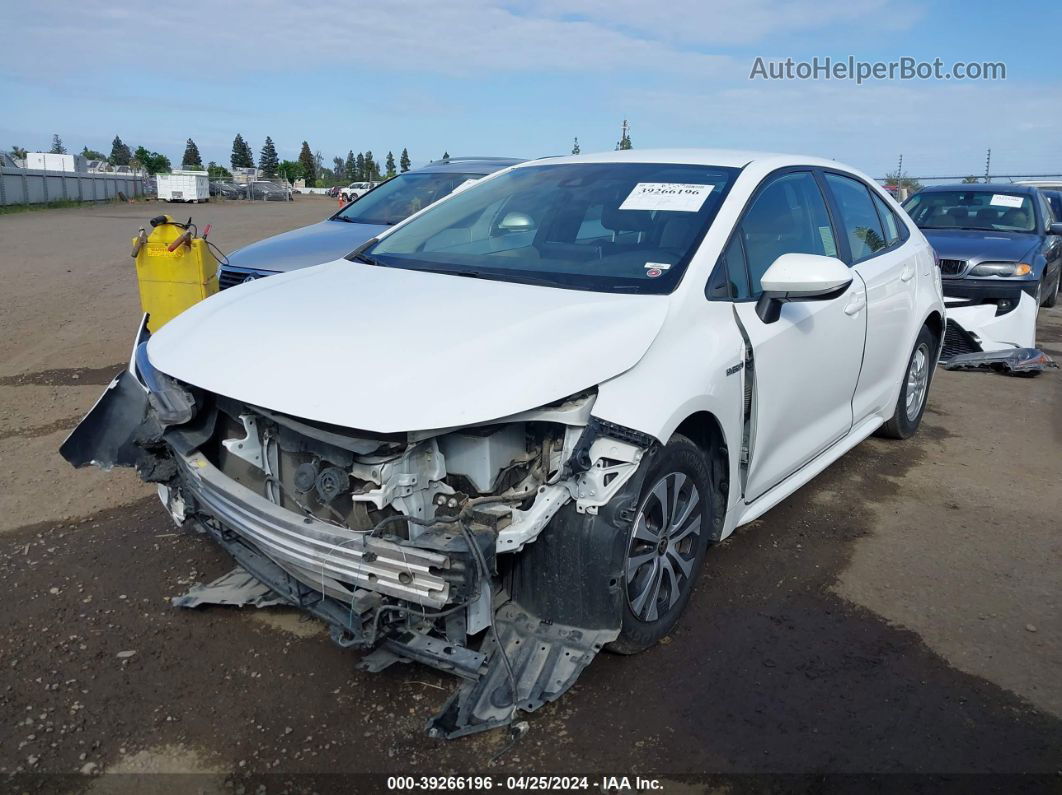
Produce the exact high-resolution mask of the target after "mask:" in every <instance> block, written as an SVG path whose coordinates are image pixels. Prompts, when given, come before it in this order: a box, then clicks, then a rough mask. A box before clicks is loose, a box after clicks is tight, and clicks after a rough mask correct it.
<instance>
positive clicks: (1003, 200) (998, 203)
mask: <svg viewBox="0 0 1062 795" xmlns="http://www.w3.org/2000/svg"><path fill="white" fill-rule="evenodd" d="M1023 201H1024V199H1023V198H1022V197H1021V196H1007V195H1006V194H1005V193H993V194H992V202H991V203H992V205H993V206H995V207H1021V204H1022V202H1023Z"/></svg>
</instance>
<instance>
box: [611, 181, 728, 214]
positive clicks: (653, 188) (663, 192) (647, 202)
mask: <svg viewBox="0 0 1062 795" xmlns="http://www.w3.org/2000/svg"><path fill="white" fill-rule="evenodd" d="M713 188H715V185H695V184H686V183H682V182H639V183H638V184H637V185H635V186H634V190H632V191H631V192H630V194H628V196H627V198H626V199H624V200H623V204H621V205H620V206H619V209H621V210H672V211H677V212H682V213H695V212H697V211H698V210H700V209H701V205H702V204H704V200H705V199H707V198H708V194H709V193H711V192H712V189H713Z"/></svg>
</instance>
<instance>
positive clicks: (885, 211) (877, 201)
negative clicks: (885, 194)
mask: <svg viewBox="0 0 1062 795" xmlns="http://www.w3.org/2000/svg"><path fill="white" fill-rule="evenodd" d="M870 196H871V198H873V199H874V206H875V207H876V208H877V209H878V216H879V217H880V218H881V220H882V223H883V224H884V227H885V245H886V246H890V247H891V246H895V245H896V244H897V243H899V242H900V240H901V236H900V229H901V226H900V224H901V222H900V219H899V218H897V217H896V213H894V212H893V211H892V210H891V209H889V205H887V204H886V203H885V202H884V201H882V199H881V197H880V196H878V195H877V194H875V193H874V192H871V194H870Z"/></svg>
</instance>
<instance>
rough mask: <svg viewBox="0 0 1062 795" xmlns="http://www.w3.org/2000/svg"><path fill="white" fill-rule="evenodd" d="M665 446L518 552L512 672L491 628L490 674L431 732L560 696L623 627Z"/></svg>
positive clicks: (446, 710)
mask: <svg viewBox="0 0 1062 795" xmlns="http://www.w3.org/2000/svg"><path fill="white" fill-rule="evenodd" d="M657 449H658V448H657V447H656V446H653V447H652V448H650V450H649V451H648V452H647V453H646V455H645V457H644V458H643V460H642V465H641V466H640V467H639V468H638V471H637V472H636V473H635V474H634V476H633V477H632V478H631V479H630V481H629V482H628V483H626V484H625V485H624V487H623V488H622V489H621V490H620V491H619V492H618V493H617V494H616V495H615V496H614V497H613V498H612V500H610V501H609V503H608V504H607V505H604V506H601V508H600V509H599V510H598V512H597V513H596V514H591V513H579V511H578V509H577V507H576V505H575V503H574V502H569V503H568V504H567V505H565V506H564V507H563V508H561V510H560V511H558V512H557V515H556V516H554V517H553V519H552V520H551V521H550V523H549V524H548V525H547V526H546V528H545V529H544V530H543V531H542V533H541V534H539V536H538V538H537V539H536V540H535V542H534V543H533V544H529V545H528V546H527V547H525V548H524V549H523V550H522V551H521V552H518V553H516V560H514V561H513V566H512V572H511V581H510V595H511V600H510V601H509V602H507V603H506V604H504V605H502V606H501V607H500V608H499V609H498V610H497V611H496V612H495V614H494V623H495V626H496V627H497V630H498V635H499V636H500V638H501V643H502V646H503V647H504V649H505V656H506V658H508V661H509V664H510V665H511V666H512V668H513V673H514V678H515V680H516V697H515V699H514V698H513V695H512V692H511V691H512V686H511V685H510V682H509V675H508V670H507V668H506V666H505V660H504V659H503V658H502V654H501V653H500V650H499V648H498V646H497V644H496V643H495V640H494V638H493V637H492V636H491V635H490V634H489V633H488V634H487V636H486V638H485V639H484V642H483V646H482V647H481V648H480V651H481V652H484V653H486V654H488V655H489V656H488V659H487V666H486V670H485V671H484V672H483V674H482V675H481V676H480V677H479V679H477V680H475V681H466V682H464V683H463V684H462V685H461V686H460V687H459V688H458V690H457V691H456V692H455V693H454V694H453V695H452V696H451V697H450V699H449V700H448V701H447V702H446V705H445V706H444V707H443V709H442V711H441V712H440V713H439V714H438V715H435V716H434V717H432V718H431V720H430V721H428V733H429V734H430V735H432V736H434V737H446V738H455V737H460V736H462V735H466V734H471V733H473V732H477V731H484V730H486V729H492V728H496V727H499V726H505V725H507V724H509V723H511V722H512V721H513V720H514V719H515V717H516V712H517V710H520V711H524V712H532V711H534V710H536V709H538V708H539V707H541V706H543V705H544V704H547V703H548V702H550V701H553V700H555V699H557V698H559V697H560V696H562V695H563V694H564V693H565V692H567V690H568V689H569V688H571V686H572V685H573V684H575V681H576V679H578V678H579V675H580V674H581V673H582V672H583V670H584V669H585V668H586V667H587V666H588V665H589V664H590V662H591V661H592V660H593V659H594V657H595V655H596V654H597V653H598V652H599V651H600V650H601V649H602V648H603V647H604V646H605V645H606V644H608V643H610V642H612V641H614V640H615V639H616V638H618V637H619V633H620V629H621V627H622V624H623V605H624V602H623V600H624V599H625V595H624V594H625V591H624V587H625V583H624V581H623V559H624V555H625V553H626V546H627V539H628V534H629V532H630V527H631V523H632V522H633V521H634V517H635V513H636V511H637V506H638V497H639V495H640V494H641V490H642V486H643V484H644V481H645V475H646V473H647V472H648V470H649V469H650V467H651V465H652V459H653V458H654V456H655V452H656V450H657Z"/></svg>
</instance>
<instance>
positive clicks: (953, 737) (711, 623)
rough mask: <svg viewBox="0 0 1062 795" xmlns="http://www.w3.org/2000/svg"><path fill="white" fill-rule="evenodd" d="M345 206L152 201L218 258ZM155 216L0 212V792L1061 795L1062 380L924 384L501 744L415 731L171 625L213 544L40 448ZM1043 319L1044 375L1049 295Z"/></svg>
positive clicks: (79, 400)
mask: <svg viewBox="0 0 1062 795" xmlns="http://www.w3.org/2000/svg"><path fill="white" fill-rule="evenodd" d="M333 206H334V205H333V204H332V202H331V201H328V200H324V199H317V198H314V197H297V201H296V202H294V203H293V204H280V203H276V204H273V203H270V204H255V205H248V204H246V203H242V202H240V203H220V204H217V203H211V204H208V205H201V206H191V207H190V208H188V209H185V208H180V209H178V208H177V207H169V208H167V209H169V211H170V212H171V213H172V214H175V215H179V216H181V217H182V218H183V217H187V215H188V214H191V215H192V216H193V217H194V219H195V221H196V222H197V223H198V224H199V227H200V229H202V228H203V227H204V226H205V224H207V223H211V224H213V227H214V228H213V232H212V233H211V239H212V240H214V242H215V243H217V244H218V245H219V246H220V247H221V248H222V249H224V250H231V249H234V248H236V247H237V246H239V245H242V244H245V243H247V242H250V241H252V240H255V239H258V238H261V237H264V236H267V235H269V234H273V233H276V232H280V231H283V230H285V229H290V228H294V227H298V226H302V225H304V224H307V223H310V222H312V221H315V220H318V219H320V218H322V217H324V216H325V215H326V214H328V213H329V212H330V211H331V209H332V207H333ZM160 207H163V208H166V205H160ZM159 211H163V210H159V209H158V208H156V207H155V206H152V205H144V204H134V205H119V206H116V205H112V206H106V207H97V208H88V209H68V210H52V211H41V212H33V213H26V214H21V215H13V216H0V251H2V252H3V257H2V259H0V272H2V277H3V283H4V285H5V287H4V290H3V292H2V293H0V331H2V333H0V531H2V532H0V599H2V603H3V604H4V606H5V610H4V612H5V620H4V624H3V626H4V629H3V631H2V632H0V718H2V719H0V774H4V775H8V774H16V773H31V774H38V773H55V774H71V773H77V772H78V771H79V770H85V771H92V772H94V773H102V772H109V773H115V772H126V773H129V772H158V771H162V772H189V773H191V772H195V773H199V774H200V777H198V778H196V779H195V782H196V786H197V787H199V788H201V789H206V790H209V789H210V788H212V787H217V788H219V789H224V787H223V781H224V780H225V779H226V777H229V776H235V777H238V778H243V777H249V778H252V779H253V778H254V777H257V776H270V778H268V779H262V780H263V781H276V782H280V781H283V780H284V779H283V776H282V775H281V776H279V777H277V778H273V776H275V775H276V774H286V775H291V774H296V773H322V772H328V773H336V772H366V771H373V772H392V773H395V772H401V773H406V772H420V773H428V774H441V773H445V772H461V773H485V772H494V773H500V772H518V773H529V772H566V771H567V772H575V771H578V772H584V773H589V772H608V773H625V774H635V773H640V774H642V775H655V776H661V777H665V778H666V777H668V776H682V775H683V774H705V773H711V774H734V773H785V774H805V775H811V776H817V775H820V774H824V773H875V774H895V773H918V774H927V773H930V774H949V775H950V774H959V773H969V772H973V773H996V774H1006V775H1013V774H1019V773H1026V774H1030V773H1031V774H1040V775H1041V776H1045V778H1041V779H1034V780H1032V781H1027V782H1026V783H1027V784H1031V785H1033V786H1034V787H1040V786H1042V787H1044V788H1047V787H1050V786H1052V784H1053V786H1057V785H1058V779H1057V778H1054V777H1055V776H1056V775H1057V774H1058V772H1059V771H1060V770H1062V609H1060V608H1062V605H1060V601H1062V596H1060V595H1062V542H1060V533H1059V530H1060V523H1059V519H1058V515H1059V506H1060V501H1059V497H1058V470H1059V464H1060V463H1062V455H1060V451H1062V374H1060V373H1059V372H1057V371H1056V372H1051V373H1048V374H1045V375H1043V376H1041V377H1039V378H1035V379H1015V378H1006V377H1002V376H996V375H986V374H977V373H947V372H943V371H939V372H938V373H937V375H936V381H935V383H934V386H933V390H932V392H931V395H930V405H929V410H928V413H927V415H926V418H925V423H924V425H923V428H922V431H921V432H920V434H919V435H918V436H917V437H915V438H914V439H913V440H910V441H909V442H905V443H901V442H890V441H884V440H878V439H872V440H869V441H867V442H866V443H864V444H862V445H860V446H859V447H858V448H856V449H855V450H854V451H852V452H851V453H849V454H848V455H847V456H846V457H845V458H844V459H843V460H842V461H840V462H839V463H838V464H836V465H834V466H833V467H831V468H830V469H829V470H827V471H826V472H825V473H824V474H822V475H820V476H819V477H818V478H816V479H815V480H814V481H813V482H812V483H811V484H809V485H808V486H806V487H805V488H803V489H802V490H801V491H799V492H798V493H797V494H796V495H795V496H794V497H793V498H791V499H790V500H788V501H787V502H786V503H784V504H783V505H781V506H779V507H778V508H776V509H774V510H773V511H771V512H769V513H768V514H767V515H766V516H764V517H763V518H762V519H760V520H758V521H757V522H755V523H753V524H752V525H751V526H748V527H746V528H743V529H742V530H740V531H739V532H738V533H736V534H735V535H734V536H733V537H731V538H730V539H728V540H727V541H726V542H724V543H722V544H720V545H719V546H718V547H716V548H715V549H714V550H713V551H712V552H711V553H710V555H709V558H708V562H707V565H708V567H709V568H708V570H707V572H706V573H707V575H708V576H706V577H705V578H703V579H702V583H701V585H700V586H699V589H698V591H697V593H696V594H695V595H694V598H693V600H692V602H691V606H690V609H689V611H688V613H687V615H686V616H685V617H684V619H683V621H682V622H681V623H680V626H679V628H678V630H677V631H676V632H675V633H674V634H673V635H672V636H670V637H669V638H668V639H667V640H666V642H665V643H664V644H662V645H660V646H658V647H657V648H654V649H652V650H650V651H648V652H646V653H645V654H642V655H639V656H637V657H632V658H624V657H615V656H611V655H608V654H603V655H601V656H599V657H598V659H597V660H596V661H595V662H594V663H593V664H592V665H591V666H590V668H589V669H588V670H587V672H586V673H585V674H584V675H583V677H582V678H581V679H580V680H579V683H578V684H577V685H576V687H575V688H574V689H573V690H572V691H571V692H570V693H569V694H567V695H566V696H564V697H563V698H562V699H560V700H559V701H558V702H556V703H554V704H552V705H550V706H548V707H546V708H544V709H542V710H540V711H539V712H538V713H536V714H534V715H531V716H530V717H529V718H528V720H529V722H530V730H529V732H528V733H527V735H526V736H525V737H524V738H523V739H521V740H520V741H519V742H517V743H516V744H515V745H512V746H511V747H510V744H509V742H508V738H507V737H506V735H505V734H504V733H502V732H490V733H487V734H482V735H478V736H473V737H470V738H465V739H463V740H459V741H455V742H450V743H445V742H439V741H433V740H429V739H428V738H427V737H426V736H425V734H424V724H425V721H426V720H427V718H428V717H429V716H430V715H431V714H432V713H433V712H434V711H435V710H436V709H437V708H438V707H439V706H440V705H441V704H442V702H443V701H444V700H445V698H446V697H447V695H448V693H449V690H450V686H451V682H450V681H449V680H447V679H446V678H444V677H442V676H439V675H436V674H434V673H433V672H432V671H431V670H429V669H425V668H421V667H416V666H397V667H395V668H393V669H391V670H388V671H386V672H384V673H382V674H377V675H370V674H366V673H361V672H358V671H355V670H354V669H353V665H352V664H353V662H354V659H355V655H354V654H353V653H351V652H345V651H343V650H341V649H339V648H337V647H335V646H334V645H332V643H331V642H330V641H329V640H328V638H327V636H326V634H325V633H324V632H323V631H322V628H321V627H320V626H319V625H318V624H316V623H313V622H307V621H303V620H302V619H301V618H300V617H299V616H298V615H297V614H295V613H294V612H290V611H286V610H262V611H254V610H249V609H248V610H242V611H241V610H238V609H226V608H209V609H203V610H200V611H182V610H177V609H175V608H171V607H169V606H168V598H169V597H171V596H174V595H178V594H180V593H182V592H183V591H184V590H186V588H187V586H188V585H190V584H191V583H193V582H196V581H206V580H209V579H212V578H213V577H215V576H218V575H220V574H222V573H224V572H225V571H227V570H228V569H229V568H231V566H230V563H229V562H228V561H227V559H226V558H225V556H223V555H222V554H220V553H219V552H218V551H217V550H216V549H215V548H214V547H212V546H211V545H210V544H209V543H208V542H206V541H204V540H202V539H199V538H193V537H186V536H184V535H178V534H175V532H174V531H173V528H172V527H171V525H170V523H169V520H168V519H167V518H166V517H165V516H164V514H163V512H162V511H161V509H160V508H159V507H158V505H157V503H156V502H155V501H154V498H153V496H152V492H151V490H150V489H148V488H147V487H145V486H144V485H143V484H141V483H139V481H137V480H136V478H135V476H133V475H132V474H131V473H129V472H127V471H121V472H112V473H109V474H104V473H100V472H96V471H88V470H82V471H74V470H72V469H70V468H69V467H67V466H66V464H65V463H64V462H63V461H62V460H61V459H60V458H59V457H58V455H57V454H56V452H55V451H56V449H57V448H58V446H59V444H60V442H61V441H62V439H63V438H64V436H65V434H66V433H67V432H68V430H69V429H70V428H71V427H73V425H74V424H76V422H77V420H78V419H79V418H80V416H81V415H82V414H83V413H84V412H85V411H86V410H87V409H88V407H89V406H90V405H91V404H92V402H93V401H94V400H95V399H96V397H97V395H98V394H99V392H100V390H101V388H102V385H103V384H105V383H107V381H108V380H109V379H110V377H111V376H112V375H113V374H114V372H116V371H117V370H118V369H119V368H120V367H121V366H122V362H123V361H124V360H126V359H127V358H128V354H129V346H130V341H131V337H132V334H133V332H134V328H135V325H136V322H137V319H138V317H139V308H138V299H137V293H136V284H135V278H134V274H133V268H132V262H131V260H130V259H129V255H128V252H129V238H130V237H131V236H132V235H133V234H134V233H135V232H136V230H137V228H138V227H139V226H141V225H142V224H144V223H145V222H146V220H147V219H148V218H149V217H150V216H152V215H155V214H157V212H159ZM1040 317H1041V323H1040V340H1041V344H1042V346H1043V347H1044V348H1045V349H1046V350H1047V351H1048V352H1050V353H1051V354H1052V355H1054V356H1055V357H1056V358H1058V359H1060V360H1062V307H1060V308H1056V309H1053V310H1042V311H1041V316H1040ZM239 343H240V341H239V340H232V341H224V340H219V347H221V349H222V351H223V352H224V353H225V354H232V353H236V352H238V347H239ZM105 780H107V777H106V776H104V777H102V778H93V779H88V778H84V779H80V780H77V781H74V780H61V779H48V778H44V779H23V781H24V782H26V786H30V785H32V786H36V785H38V784H40V785H42V786H45V787H48V786H49V784H48V782H51V783H52V785H53V788H59V789H64V788H76V787H80V786H87V785H89V784H90V783H94V784H95V785H97V786H98V785H99V783H100V782H102V781H105ZM122 780H124V779H122V778H121V777H115V778H113V779H111V781H112V782H115V783H117V782H120V781H122ZM60 781H62V784H61V785H60V784H59V783H58V782H60ZM968 783H973V782H968Z"/></svg>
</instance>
